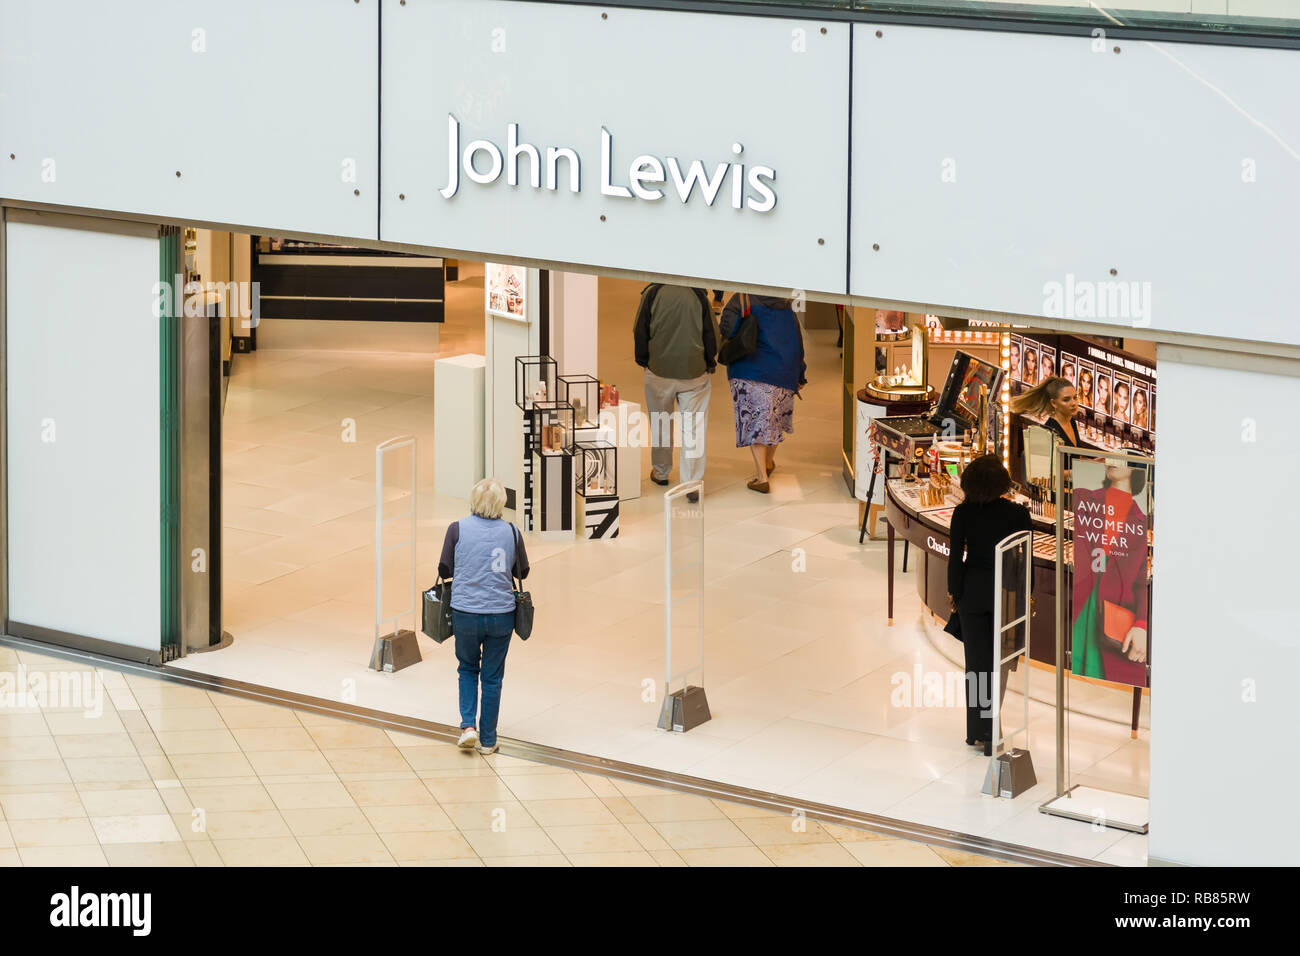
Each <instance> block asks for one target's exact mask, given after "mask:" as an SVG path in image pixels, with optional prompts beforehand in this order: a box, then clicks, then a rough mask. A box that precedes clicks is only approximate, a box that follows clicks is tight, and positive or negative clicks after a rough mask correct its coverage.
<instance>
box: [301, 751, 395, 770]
mask: <svg viewBox="0 0 1300 956" xmlns="http://www.w3.org/2000/svg"><path fill="white" fill-rule="evenodd" d="M321 752H322V753H323V754H324V755H325V759H326V760H328V761H329V763H330V766H331V767H332V768H333V769H334V772H335V773H379V772H392V771H409V770H411V765H410V764H408V763H407V762H406V760H405V759H404V758H403V757H402V754H401V752H400V751H399V750H398V749H397V748H396V747H373V748H372V747H349V748H346V749H343V750H323V751H321Z"/></svg>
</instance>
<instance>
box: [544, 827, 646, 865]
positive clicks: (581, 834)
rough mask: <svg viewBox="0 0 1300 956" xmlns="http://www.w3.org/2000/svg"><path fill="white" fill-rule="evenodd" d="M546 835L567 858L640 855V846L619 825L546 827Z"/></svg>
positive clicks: (624, 828) (641, 850) (625, 829)
mask: <svg viewBox="0 0 1300 956" xmlns="http://www.w3.org/2000/svg"><path fill="white" fill-rule="evenodd" d="M545 830H546V835H547V836H549V837H550V838H551V842H552V843H554V844H555V845H556V846H558V847H559V848H560V851H561V852H562V853H563V854H564V855H565V856H567V857H570V858H572V857H573V855H574V854H575V853H640V852H644V851H643V849H642V847H641V844H640V843H639V842H638V841H637V839H636V837H634V836H633V835H632V834H631V833H630V832H628V830H627V828H626V827H624V826H623V824H621V823H598V824H589V825H587V826H563V827H555V826H552V827H546V828H545Z"/></svg>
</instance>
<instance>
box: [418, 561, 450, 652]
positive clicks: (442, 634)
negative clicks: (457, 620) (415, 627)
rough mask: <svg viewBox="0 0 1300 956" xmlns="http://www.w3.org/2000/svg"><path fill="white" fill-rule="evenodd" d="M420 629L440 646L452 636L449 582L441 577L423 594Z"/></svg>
mask: <svg viewBox="0 0 1300 956" xmlns="http://www.w3.org/2000/svg"><path fill="white" fill-rule="evenodd" d="M420 603H421V604H422V605H423V608H422V615H421V618H422V619H421V622H420V629H421V630H422V631H424V633H425V634H427V635H429V637H431V638H433V639H434V640H435V641H436V642H437V643H439V644H441V643H442V642H443V641H445V640H446V639H447V638H449V637H451V635H452V627H451V582H450V581H444V580H443V579H442V578H441V577H439V578H438V580H437V583H435V584H434V586H433V587H431V588H429V590H427V591H425V592H424V599H423V600H422V601H421V602H420Z"/></svg>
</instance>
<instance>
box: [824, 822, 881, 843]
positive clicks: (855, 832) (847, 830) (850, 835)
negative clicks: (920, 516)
mask: <svg viewBox="0 0 1300 956" xmlns="http://www.w3.org/2000/svg"><path fill="white" fill-rule="evenodd" d="M822 829H823V830H825V831H826V832H827V833H829V834H830V835H831V836H833V837H834V838H835V839H836V840H838V841H839V842H840V843H862V842H866V841H868V840H889V839H894V838H892V837H889V836H886V835H885V834H883V833H872V832H871V831H870V830H859V829H858V828H857V827H846V826H843V825H842V824H839V823H822Z"/></svg>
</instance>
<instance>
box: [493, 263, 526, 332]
mask: <svg viewBox="0 0 1300 956" xmlns="http://www.w3.org/2000/svg"><path fill="white" fill-rule="evenodd" d="M483 285H484V286H485V288H486V290H487V310H488V311H489V312H490V313H492V314H493V315H499V316H501V317H502V318H506V319H517V320H518V321H520V322H527V321H528V312H527V307H528V302H527V292H526V290H527V288H528V270H527V269H525V268H524V267H523V266H504V265H500V264H499V263H495V262H488V263H485V264H484V266H483Z"/></svg>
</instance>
